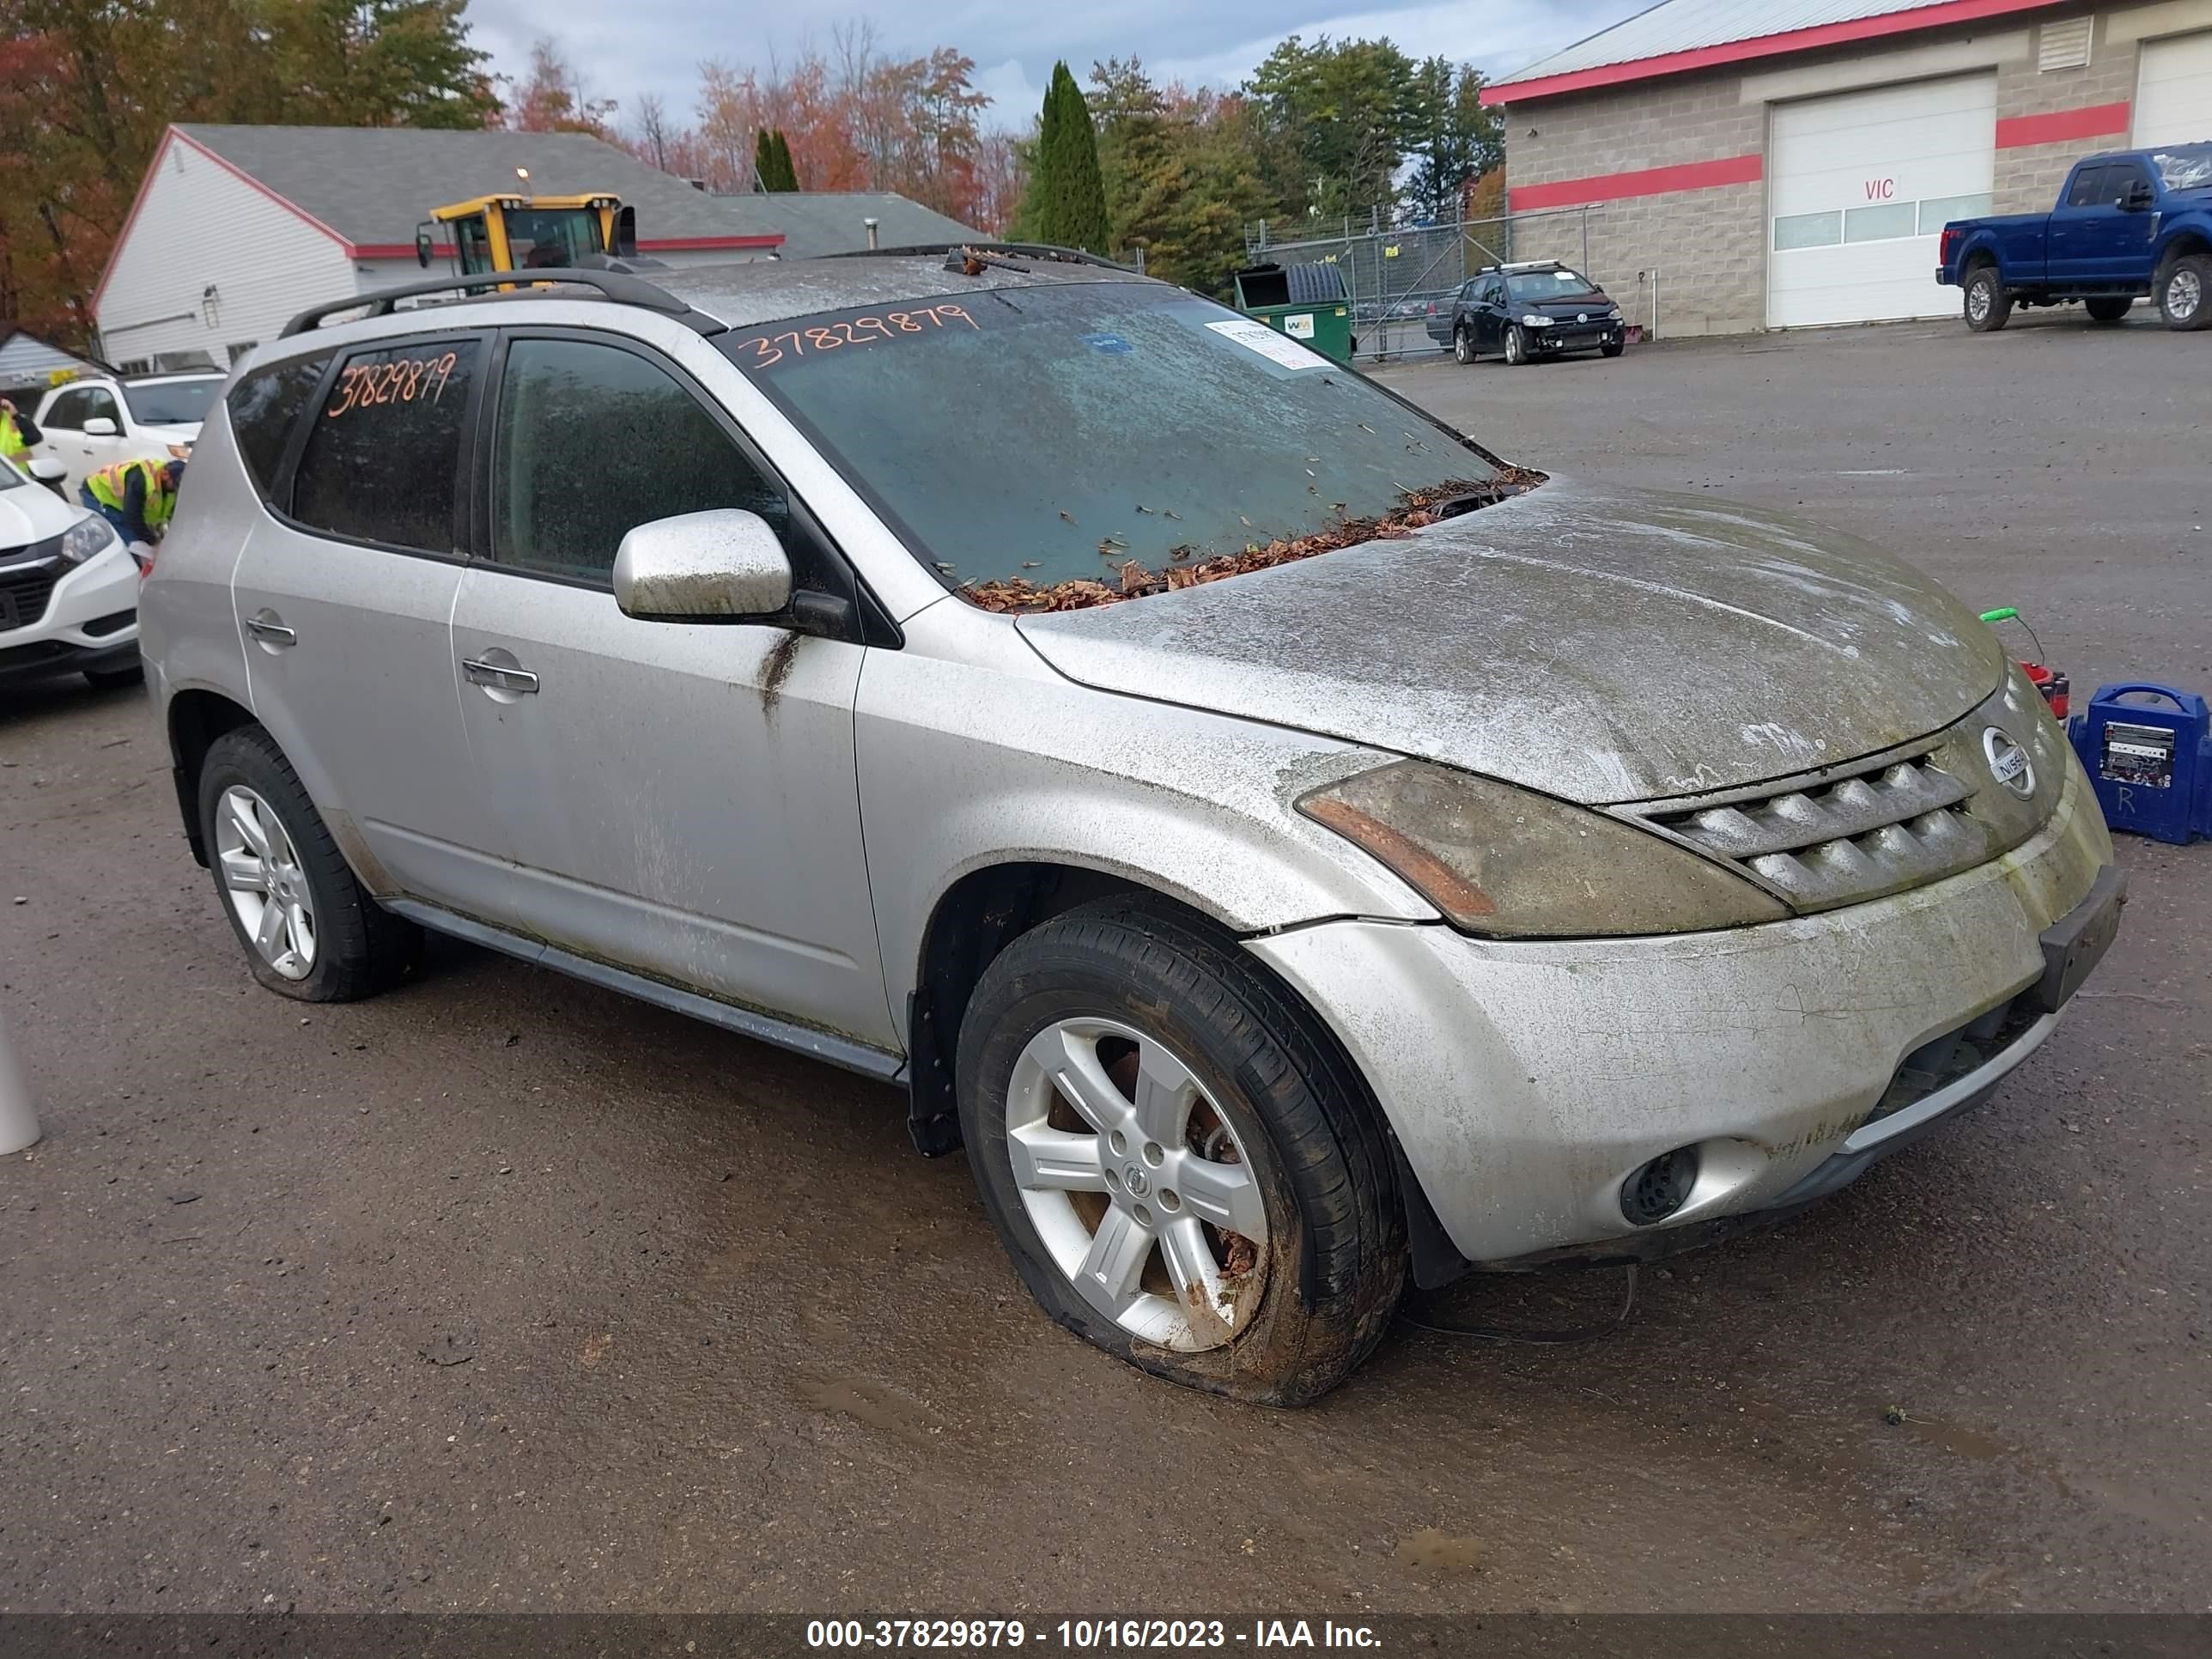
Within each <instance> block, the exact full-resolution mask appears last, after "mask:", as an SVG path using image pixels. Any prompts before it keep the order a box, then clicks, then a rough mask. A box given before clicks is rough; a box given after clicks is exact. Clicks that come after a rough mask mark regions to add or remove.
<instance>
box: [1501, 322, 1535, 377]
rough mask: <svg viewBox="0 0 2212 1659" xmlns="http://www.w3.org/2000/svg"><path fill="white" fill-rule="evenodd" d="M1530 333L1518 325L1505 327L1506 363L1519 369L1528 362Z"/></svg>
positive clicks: (1512, 324) (1509, 324)
mask: <svg viewBox="0 0 2212 1659" xmlns="http://www.w3.org/2000/svg"><path fill="white" fill-rule="evenodd" d="M1528 356H1529V352H1528V331H1527V330H1526V329H1524V328H1522V326H1521V325H1520V324H1518V323H1508V324H1507V325H1505V361H1506V362H1507V363H1508V364H1509V365H1510V367H1512V368H1520V367H1521V366H1522V364H1523V363H1525V362H1528Z"/></svg>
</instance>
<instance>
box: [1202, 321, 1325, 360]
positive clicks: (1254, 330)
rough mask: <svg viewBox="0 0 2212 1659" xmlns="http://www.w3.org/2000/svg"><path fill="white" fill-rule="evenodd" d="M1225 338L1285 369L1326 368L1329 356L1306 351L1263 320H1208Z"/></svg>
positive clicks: (1210, 326)
mask: <svg viewBox="0 0 2212 1659" xmlns="http://www.w3.org/2000/svg"><path fill="white" fill-rule="evenodd" d="M1206 327H1208V328H1210V329H1212V331H1214V332H1215V333H1216V334H1218V335H1219V336H1220V337H1222V338H1223V339H1225V340H1234V341H1236V342H1237V344H1238V345H1241V346H1243V348H1244V349H1246V350H1247V351H1256V352H1258V353H1259V354H1260V355H1261V356H1262V357H1265V358H1266V359H1267V361H1268V362H1271V363H1280V364H1281V365H1282V366H1283V367H1284V368H1328V358H1326V357H1323V356H1320V355H1319V354H1318V353H1316V352H1311V351H1308V350H1307V349H1305V348H1304V346H1302V345H1300V344H1298V343H1297V341H1295V340H1287V339H1285V338H1284V337H1282V336H1281V335H1279V334H1278V333H1276V332H1275V331H1274V330H1273V329H1272V328H1269V327H1268V326H1267V324H1265V323H1255V322H1253V321H1251V320H1249V319H1246V318H1243V317H1235V318H1231V319H1229V320H1228V321H1227V322H1221V323H1208V324H1207V325H1206Z"/></svg>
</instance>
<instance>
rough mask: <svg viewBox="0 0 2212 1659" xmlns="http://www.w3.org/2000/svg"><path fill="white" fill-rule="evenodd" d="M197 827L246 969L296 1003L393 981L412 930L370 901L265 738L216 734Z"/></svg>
mask: <svg viewBox="0 0 2212 1659" xmlns="http://www.w3.org/2000/svg"><path fill="white" fill-rule="evenodd" d="M199 811H200V833H201V836H202V837H203V841H202V845H204V847H205V848H207V851H208V864H209V867H210V870H211V871H212V872H213V873H214V876H215V884H216V891H217V892H218V893H219V894H220V895H221V896H222V909H223V914H224V915H226V916H228V918H229V919H230V926H231V931H232V932H234V933H236V934H237V935H238V942H239V944H240V945H241V946H242V947H243V948H244V949H245V951H246V965H247V967H249V968H250V969H252V972H253V977H254V978H255V979H257V980H258V981H261V983H262V984H264V985H265V986H267V987H269V988H270V990H272V991H275V992H276V993H277V994H279V995H281V996H288V997H294V998H296V999H298V1000H300V1001H301V1002H350V1001H353V1000H356V999H357V998H361V997H366V996H373V995H374V994H376V993H377V992H379V991H381V990H384V989H386V987H389V986H391V985H392V984H394V983H396V982H397V981H398V980H400V979H402V978H404V976H405V975H407V974H408V973H409V972H410V971H411V970H412V969H413V968H414V966H415V965H416V963H417V962H418V961H419V960H420V957H421V951H422V932H421V930H420V929H419V928H417V927H416V926H415V925H414V924H413V923H412V922H410V921H403V920H401V919H400V918H399V917H398V916H395V915H391V914H390V913H389V912H387V911H386V910H385V909H383V908H381V907H380V906H379V905H378V904H377V902H376V901H375V900H374V899H373V898H371V897H370V896H368V893H367V891H365V890H363V889H362V885H361V884H360V882H359V881H357V880H356V878H355V877H354V873H353V871H352V869H351V868H350V867H349V866H348V865H347V863H346V861H345V856H344V854H342V853H340V852H339V851H338V848H337V842H335V841H333V840H331V832H330V830H329V829H327V828H325V826H324V823H323V820H322V815H321V814H320V813H319V812H317V811H315V806H314V803H313V801H311V800H309V799H307V790H306V789H304V788H303V787H301V783H300V780H299V777H298V775H296V774H295V773H294V772H293V770H292V763H290V762H289V761H288V760H286V759H285V758H284V751H283V750H281V749H279V748H278V747H277V746H276V740H275V739H274V738H271V737H270V735H269V733H268V732H265V731H264V730H263V729H262V728H261V727H260V726H240V727H238V728H237V729H236V730H235V731H231V732H225V733H223V735H222V736H221V737H220V738H216V740H215V743H214V744H213V745H212V746H210V749H209V750H208V753H207V759H206V761H205V762H204V763H203V764H202V766H201V768H200V781H199Z"/></svg>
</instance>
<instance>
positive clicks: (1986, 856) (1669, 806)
mask: <svg viewBox="0 0 2212 1659" xmlns="http://www.w3.org/2000/svg"><path fill="white" fill-rule="evenodd" d="M1990 726H1999V727H2000V728H2001V729H2002V730H2004V731H2006V732H2009V733H2010V734H2011V735H2012V736H2013V737H2014V738H2016V739H2017V740H2018V741H2020V742H2021V744H2022V745H2023V746H2024V747H2026V749H2027V751H2028V756H2029V759H2030V762H2031V763H2032V764H2033V768H2034V773H2035V790H2034V793H2033V795H2031V796H2029V797H2027V798H2025V799H2023V798H2022V797H2021V796H2019V795H2016V794H2015V793H2013V792H2012V791H2011V790H2009V789H2008V788H2006V787H2004V786H2003V785H2002V784H2000V783H1999V782H1998V781H1996V776H1995V775H1994V774H1993V773H1992V772H1991V771H1990V765H1989V762H1988V760H1987V758H1986V757H1985V755H1984V749H1983V744H1982V734H1983V732H1984V731H1986V730H1987V729H1988V728H1989V727H1990ZM2065 750H2066V742H2065V738H2064V736H2063V733H2062V732H2060V731H2059V729H2058V725H2057V721H2055V720H2051V719H2050V718H2049V716H2048V715H2047V714H2046V713H2045V711H2044V709H2043V707H2042V702H2041V700H2040V698H2039V697H2038V696H2035V695H2034V694H2033V691H2032V690H2031V691H2029V692H2027V693H2026V694H2023V693H2022V692H2021V690H2020V689H2019V687H2018V686H2017V685H2015V684H2013V683H2012V682H2011V681H2010V680H2008V682H2007V686H2006V689H2005V690H2002V691H2001V692H1999V693H1998V694H1997V695H1996V696H1994V697H1991V698H1990V699H1989V700H1988V701H1987V702H1984V703H1983V705H1982V706H1981V707H1980V708H1977V709H1976V710H1975V711H1974V712H1973V713H1972V714H1969V715H1968V716H1967V717H1966V719H1965V720H1960V722H1959V723H1958V724H1957V725H1955V726H1952V727H1950V728H1949V729H1948V731H1945V732H1941V733H1938V734H1937V735H1936V737H1934V738H1923V739H1922V740H1921V741H1920V742H1919V743H1917V744H1907V745H1905V747H1904V748H1902V749H1899V750H1888V751H1887V752H1885V753H1881V754H1877V755H1871V756H1868V757H1864V758H1863V759H1861V760H1858V761H1855V762H1850V763H1845V764H1844V765H1841V766H1835V767H1830V768H1826V769H1824V770H1822V771H1820V772H1818V773H1812V774H1808V775H1802V776H1800V777H1796V778H1785V779H1782V780H1780V781H1777V782H1774V783H1770V784H1765V785H1760V786H1754V787H1751V788H1747V789H1736V790H1729V791H1723V792H1722V793H1717V794H1713V795H1708V796H1703V797H1697V798H1692V799H1675V800H1662V801H1650V802H1647V803H1645V804H1644V805H1640V806H1632V807H1628V808H1625V809H1620V810H1623V811H1626V812H1628V813H1630V814H1632V816H1634V817H1637V818H1638V819H1640V820H1642V821H1643V822H1644V823H1648V824H1650V826H1651V827H1652V828H1654V829H1659V830H1661V831H1662V832H1664V833H1665V834H1667V835H1669V836H1674V837H1676V838H1678V839H1680V840H1682V841H1685V842H1688V843H1689V844H1690V845H1692V847H1695V848H1697V849H1698V850H1699V851H1700V852H1702V853H1705V854H1708V855H1709V856H1711V857H1713V858H1716V859H1719V860H1722V861H1723V862H1724V863H1727V864H1729V866H1732V867H1734V868H1735V869H1736V870H1738V871H1740V872H1742V873H1743V874H1744V875H1746V876H1748V877H1749V878H1751V879H1753V881H1756V882H1757V883H1759V885H1761V886H1762V887H1765V888H1766V889H1767V890H1769V891H1770V892H1772V893H1774V894H1776V895H1778V896H1780V897H1782V898H1784V899H1785V900H1787V901H1788V902H1790V905H1791V906H1792V907H1794V908H1796V909H1797V910H1799V911H1801V912H1802V911H1812V910H1828V909H1833V908H1836V907H1837V906H1838V905H1844V904H1857V903H1860V902H1863V901H1865V900H1868V899H1873V898H1880V897H1882V896H1884V895H1886V894H1889V893H1897V892H1902V891H1904V890H1906V889H1907V888H1911V887H1918V886H1921V885H1923V884H1926V883H1928V882H1931V881H1940V880H1942V878H1944V877H1946V876H1950V875H1955V874H1957V873H1958V872H1960V871H1961V870H1969V869H1972V867H1973V866H1976V865H1978V864H1981V863H1984V862H1986V861H1987V860H1990V859H1993V858H1995V857H1996V855H1997V854H2000V853H2002V852H2004V851H2006V850H2008V848H2014V847H2017V846H2019V845H2020V843H2021V842H2024V841H2026V840H2027V838H2028V837H2029V836H2031V835H2033V834H2034V833H2035V831H2036V829H2038V828H2039V827H2040V826H2041V825H2042V823H2043V822H2044V821H2045V819H2046V818H2048V817H2050V816H2051V811H2052V810H2053V809H2054V808H2055V807H2056V806H2057V801H2058V796H2059V793H2060V791H2061V789H2062V787H2063V783H2064V780H2065V775H2066V774H2065V768H2066V752H2065Z"/></svg>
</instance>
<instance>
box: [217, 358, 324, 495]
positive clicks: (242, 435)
mask: <svg viewBox="0 0 2212 1659" xmlns="http://www.w3.org/2000/svg"><path fill="white" fill-rule="evenodd" d="M330 362H331V360H330V356H329V354H327V353H325V354H324V355H323V356H318V357H299V358H295V359H294V360H293V361H292V362H289V363H271V364H270V366H269V367H268V368H257V369H255V370H254V371H253V372H252V374H245V375H241V376H240V377H239V381H238V384H237V385H236V386H233V387H231V389H230V395H229V396H228V398H226V399H225V402H226V403H228V405H229V408H230V429H231V431H232V432H233V433H234V435H236V437H237V439H238V453H240V455H241V456H243V457H244V458H245V460H246V471H248V472H250V473H252V475H253V482H254V484H255V486H256V487H257V488H258V489H259V490H260V491H261V498H262V499H263V500H264V501H270V500H273V499H274V497H275V495H276V472H277V469H278V468H279V467H280V466H282V465H283V461H284V448H285V446H286V445H287V444H289V442H291V441H292V432H293V428H295V427H297V426H298V425H299V424H300V417H301V415H303V414H305V413H306V412H307V400H308V399H309V398H312V397H313V396H314V395H315V388H316V387H317V386H320V385H321V384H322V380H323V371H324V370H325V369H326V368H329V367H330Z"/></svg>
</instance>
